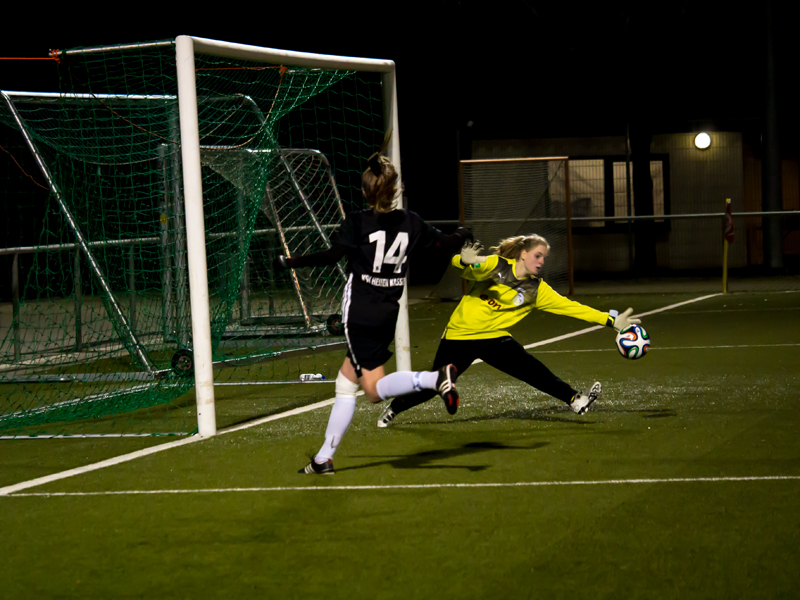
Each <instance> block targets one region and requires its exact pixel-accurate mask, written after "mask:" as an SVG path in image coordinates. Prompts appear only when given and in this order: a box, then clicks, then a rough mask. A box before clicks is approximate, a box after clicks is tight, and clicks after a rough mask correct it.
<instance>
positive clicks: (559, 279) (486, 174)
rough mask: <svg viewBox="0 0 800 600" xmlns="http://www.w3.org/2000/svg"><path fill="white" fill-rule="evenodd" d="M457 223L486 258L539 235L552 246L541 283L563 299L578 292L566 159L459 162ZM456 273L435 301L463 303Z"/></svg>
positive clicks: (452, 272) (449, 276)
mask: <svg viewBox="0 0 800 600" xmlns="http://www.w3.org/2000/svg"><path fill="white" fill-rule="evenodd" d="M459 221H461V223H463V224H464V225H465V226H466V227H467V228H469V229H470V230H471V231H472V233H473V235H474V236H475V239H477V240H479V241H480V242H481V243H482V244H483V246H484V248H485V250H484V251H485V252H488V249H489V248H490V247H492V246H496V245H497V244H499V243H500V241H501V240H503V239H506V238H509V237H513V236H518V235H527V234H532V233H536V234H538V235H541V236H542V237H544V238H545V239H546V240H547V241H548V243H549V244H550V255H549V257H548V259H547V261H545V266H544V268H543V269H542V273H541V277H542V279H544V280H545V281H547V282H548V284H550V285H551V286H552V287H553V288H554V289H555V290H556V291H558V292H560V293H562V294H572V293H573V292H574V281H573V268H572V237H571V228H570V224H571V206H570V194H569V158H568V157H566V156H553V157H543V158H502V159H483V160H481V159H476V160H462V161H460V162H459ZM456 271H457V270H456V269H454V268H448V270H447V271H445V274H444V276H443V278H442V280H441V281H440V283H439V284H438V285H437V286H436V288H435V289H434V291H433V293H432V296H434V297H439V298H441V299H456V298H460V297H461V295H462V294H463V292H464V288H463V283H462V280H461V278H460V277H459V276H458V274H457V273H456Z"/></svg>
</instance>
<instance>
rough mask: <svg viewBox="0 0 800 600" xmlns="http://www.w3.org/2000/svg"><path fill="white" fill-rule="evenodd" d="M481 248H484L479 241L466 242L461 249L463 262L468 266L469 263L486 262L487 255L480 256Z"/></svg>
mask: <svg viewBox="0 0 800 600" xmlns="http://www.w3.org/2000/svg"><path fill="white" fill-rule="evenodd" d="M481 250H483V246H482V245H481V243H480V242H478V241H475V242H472V243H469V242H468V243H466V244H464V247H463V248H462V249H461V264H462V265H464V266H465V267H466V266H467V265H479V264H481V263H485V262H486V258H487V257H486V256H480V252H481Z"/></svg>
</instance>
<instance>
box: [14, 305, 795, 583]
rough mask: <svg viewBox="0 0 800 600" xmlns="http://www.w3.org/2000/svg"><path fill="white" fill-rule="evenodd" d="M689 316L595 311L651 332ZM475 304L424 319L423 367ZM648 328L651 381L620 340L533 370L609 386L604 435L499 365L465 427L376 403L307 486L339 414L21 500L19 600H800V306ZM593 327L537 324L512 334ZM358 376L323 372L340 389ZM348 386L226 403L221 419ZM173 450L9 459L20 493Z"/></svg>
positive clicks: (81, 449)
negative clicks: (342, 381) (453, 318)
mask: <svg viewBox="0 0 800 600" xmlns="http://www.w3.org/2000/svg"><path fill="white" fill-rule="evenodd" d="M690 298H691V296H687V295H680V294H668V295H660V294H659V295H638V296H636V297H633V299H632V300H631V299H630V298H623V297H620V296H603V297H600V296H587V297H581V298H577V299H578V300H579V301H581V302H584V303H586V304H589V305H592V306H596V307H597V308H601V309H607V308H618V309H624V308H625V307H626V306H627V305H628V304H630V303H633V306H634V308H635V309H636V312H637V313H642V312H647V311H650V310H655V309H658V308H660V307H663V306H667V305H670V304H674V303H677V302H681V301H684V300H688V299H690ZM629 300H630V301H629ZM453 308H454V305H453V304H417V305H414V306H412V308H411V311H410V312H411V331H412V341H413V345H414V348H413V349H412V352H413V355H412V358H413V361H414V366H415V368H424V367H426V366H427V365H428V363H429V362H430V360H431V359H432V357H433V354H434V352H435V350H436V344H437V342H438V337H439V336H440V334H441V330H442V327H443V325H444V323H445V322H446V320H447V317H448V316H449V314H450V312H451V311H452V309H453ZM643 324H644V326H645V327H646V328H647V331H648V332H649V334H650V336H651V338H652V340H653V346H652V349H651V351H650V353H649V354H648V355H647V356H646V357H645V358H644V359H642V360H639V361H625V360H624V359H622V358H621V357H620V356H619V355H618V354H617V353H616V350H614V348H613V337H614V336H613V334H612V332H611V331H610V330H601V331H595V332H591V333H588V334H585V335H580V336H577V337H573V338H570V339H567V340H564V341H561V342H557V343H553V344H550V345H546V346H542V347H539V348H535V349H533V350H531V351H532V352H533V353H534V354H535V355H536V356H537V357H539V358H540V359H541V360H542V361H543V362H544V363H545V364H547V365H548V366H549V367H550V368H551V369H552V370H553V371H554V372H556V373H557V374H558V375H559V376H561V377H562V378H563V379H565V380H566V381H568V382H570V383H572V384H573V385H575V386H576V387H584V386H588V385H590V384H591V383H592V382H593V381H595V380H600V381H602V382H603V387H604V393H603V396H602V397H601V399H600V400H599V401H598V402H597V404H596V405H595V406H594V407H593V410H592V411H591V412H589V413H588V414H586V415H584V416H578V415H575V414H573V413H572V412H571V411H569V410H568V409H567V408H566V407H565V406H564V405H562V404H560V403H559V402H557V401H555V400H553V399H552V398H549V397H547V396H545V395H543V394H541V393H539V392H537V391H536V390H534V389H532V388H529V387H528V386H526V385H525V384H522V383H521V382H518V381H515V380H513V379H510V378H509V377H507V376H505V375H503V374H501V373H499V372H497V371H495V370H494V369H492V368H491V367H488V366H487V365H485V364H478V365H474V366H473V367H471V368H470V369H469V370H468V371H467V373H466V374H465V375H464V376H463V378H462V379H460V380H459V388H460V390H461V392H462V397H463V400H462V407H461V408H460V409H459V412H458V414H457V415H455V416H452V417H451V416H449V415H448V414H447V413H446V411H445V410H444V407H443V406H442V403H441V401H440V400H438V399H434V400H433V401H431V402H429V403H427V404H425V405H422V406H420V407H418V408H416V409H412V410H411V411H408V412H406V413H402V414H401V415H400V416H399V417H398V418H397V422H396V425H395V426H394V427H392V428H389V429H378V428H376V426H375V422H376V420H377V418H378V415H379V414H380V412H381V409H382V406H372V405H368V404H366V403H361V404H359V406H358V408H357V412H356V415H355V418H354V420H353V423H352V425H351V428H350V430H349V431H348V434H347V436H346V438H345V440H344V442H343V443H342V446H341V447H340V449H339V451H338V452H337V454H336V458H335V464H336V468H337V472H336V474H335V475H334V476H332V477H311V476H306V475H300V474H298V473H297V470H298V469H299V468H301V467H302V466H303V465H304V464H305V462H306V461H307V460H308V455H309V454H311V453H313V452H314V451H316V449H317V448H318V447H319V445H320V443H321V441H322V437H323V433H324V430H325V424H326V422H327V417H328V413H329V409H328V408H324V409H320V410H315V411H310V412H307V413H304V414H300V415H296V416H291V417H287V418H283V419H279V420H275V421H272V422H269V423H264V424H262V425H258V426H255V427H252V428H250V429H246V430H243V431H238V432H235V433H230V434H224V435H220V436H218V437H216V438H213V439H210V440H205V441H200V442H197V443H193V444H190V445H187V446H183V447H179V448H173V449H169V450H166V451H164V452H161V453H158V454H154V455H151V456H148V457H144V458H140V459H137V460H133V461H130V462H126V463H124V464H120V465H116V466H114V467H110V468H106V469H102V470H97V471H93V472H90V473H86V474H83V475H79V476H75V477H71V478H67V479H62V480H60V481H56V482H53V483H49V484H46V485H41V486H38V487H35V488H31V489H28V490H25V491H23V492H20V493H19V494H17V495H10V496H0V507H1V508H2V510H0V530H2V531H3V534H4V536H3V537H4V548H5V552H4V556H5V560H3V561H2V562H0V581H2V582H3V583H2V586H0V597H3V598H6V597H7V598H25V597H32V598H37V597H45V598H47V597H59V598H190V597H191V598H235V597H239V598H256V597H258V598H315V597H326V598H434V597H435V598H796V597H797V594H798V592H797V590H798V588H799V586H800V569H798V568H797V565H798V564H800V510H798V509H800V479H797V477H800V414H799V413H798V410H797V409H798V403H799V402H800V392H799V391H798V390H800V375H798V371H800V369H798V365H800V294H797V293H786V294H747V295H745V294H741V295H739V294H737V295H730V296H717V297H714V298H710V299H707V300H703V301H701V302H697V303H693V304H688V305H685V306H682V307H679V308H675V309H672V310H668V311H664V312H660V313H657V314H653V315H650V316H645V317H643ZM586 327H588V324H585V323H583V322H579V321H574V320H570V319H567V318H563V317H557V316H554V315H547V314H542V313H536V314H533V315H531V316H530V317H529V318H528V319H527V320H526V321H525V322H523V323H521V324H520V325H519V326H518V327H517V329H516V330H515V331H514V332H513V333H514V335H515V337H516V338H517V339H518V340H519V341H520V342H521V343H523V344H529V343H534V342H537V341H540V340H543V339H547V338H550V337H553V336H558V335H563V334H565V333H568V332H572V331H578V330H581V329H585V328H586ZM780 344H784V345H780ZM340 361H341V353H339V354H336V355H335V356H332V357H330V360H329V363H325V362H324V361H323V362H318V363H317V365H324V367H322V368H324V369H329V371H324V372H325V374H326V375H328V376H334V375H335V372H336V368H337V367H338V363H339V362H340ZM393 368H394V367H393V365H390V369H389V370H393ZM332 388H333V386H332V385H324V384H318V385H303V386H265V387H260V388H246V389H244V390H242V389H239V388H221V389H220V392H219V394H218V407H219V411H220V419H221V422H222V424H223V425H224V424H229V423H234V422H241V421H245V420H247V419H250V418H253V417H257V416H264V415H268V414H278V413H280V412H282V411H285V410H288V409H291V408H294V407H297V406H302V405H307V404H310V403H312V402H316V401H319V400H324V399H327V398H329V397H330V396H331V395H332ZM165 441H167V442H168V441H169V440H162V439H160V438H155V439H144V440H143V439H122V440H119V439H116V440H115V439H83V440H78V439H75V440H42V441H31V440H25V441H6V442H0V486H5V485H10V484H13V483H16V482H20V481H26V480H29V479H32V478H34V477H38V476H42V475H45V474H50V473H58V472H60V471H63V470H64V469H67V468H71V467H75V466H79V465H85V464H91V463H94V462H97V461H99V460H103V459H105V458H109V457H112V456H117V455H121V454H124V453H126V452H131V451H134V450H137V449H140V448H143V447H147V446H150V445H153V444H159V443H164V442H165ZM787 476H788V477H795V479H753V480H729V479H727V480H726V479H725V478H735V477H750V478H767V477H773V478H777V477H787ZM703 479H705V480H703ZM643 480H673V481H655V482H654V481H649V482H648V481H643ZM677 480H683V481H677ZM495 484H496V485H495ZM534 484H535V485H534ZM556 484H557V485H556ZM367 486H377V487H367ZM419 486H424V487H419ZM334 488H336V489H334ZM348 488H349V489H348ZM197 490H203V491H197ZM131 491H136V492H142V493H136V494H129V493H119V494H110V493H109V492H131ZM170 491H181V492H183V493H170ZM145 492H148V493H145ZM149 492H152V493H149ZM61 493H66V494H75V493H79V494H89V495H52V494H61ZM29 494H50V495H29Z"/></svg>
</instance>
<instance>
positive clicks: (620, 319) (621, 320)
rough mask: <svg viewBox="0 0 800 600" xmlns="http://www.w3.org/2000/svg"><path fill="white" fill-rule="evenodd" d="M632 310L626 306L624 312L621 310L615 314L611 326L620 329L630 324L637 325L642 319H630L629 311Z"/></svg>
mask: <svg viewBox="0 0 800 600" xmlns="http://www.w3.org/2000/svg"><path fill="white" fill-rule="evenodd" d="M632 312H633V309H632V308H628V310H626V311H625V312H621V313H620V314H618V315H617V316H615V317H614V323H613V327H614V329H616V330H617V331H622V330H623V329H625V328H626V327H630V326H631V325H639V324H640V323H641V322H642V320H641V319H631V318H630V317H631V313H632Z"/></svg>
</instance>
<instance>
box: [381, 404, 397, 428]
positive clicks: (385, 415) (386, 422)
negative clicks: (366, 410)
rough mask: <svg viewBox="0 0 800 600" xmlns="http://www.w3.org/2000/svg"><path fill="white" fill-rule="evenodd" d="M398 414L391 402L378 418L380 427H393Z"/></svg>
mask: <svg viewBox="0 0 800 600" xmlns="http://www.w3.org/2000/svg"><path fill="white" fill-rule="evenodd" d="M396 416H397V413H395V412H394V411H393V410H392V405H391V404H390V405H389V406H387V407H386V408H385V409H384V410H383V412H382V413H381V416H380V417H379V418H378V427H391V426H392V423H393V422H394V418H395V417H396Z"/></svg>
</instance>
